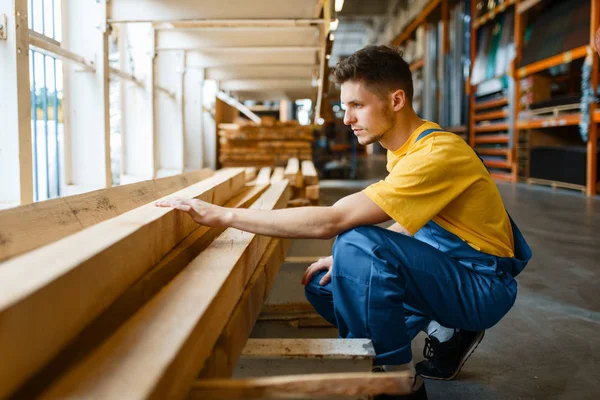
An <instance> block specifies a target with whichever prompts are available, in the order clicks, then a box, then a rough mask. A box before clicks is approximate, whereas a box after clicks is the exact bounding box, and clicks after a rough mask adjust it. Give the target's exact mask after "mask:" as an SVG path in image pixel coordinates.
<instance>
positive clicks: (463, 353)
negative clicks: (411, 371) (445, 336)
mask: <svg viewBox="0 0 600 400" xmlns="http://www.w3.org/2000/svg"><path fill="white" fill-rule="evenodd" d="M484 334H485V331H479V332H471V331H465V330H460V331H458V332H456V333H455V334H454V335H453V336H452V338H451V339H450V340H448V341H447V342H444V343H440V341H439V340H437V339H436V338H435V337H428V338H426V339H425V348H424V349H423V356H424V357H425V358H426V360H425V361H421V362H420V363H418V364H417V365H416V366H415V369H416V370H417V374H419V375H421V376H422V377H423V378H428V379H440V380H444V381H450V380H452V379H454V378H456V377H457V376H458V374H459V372H460V369H461V368H462V366H463V365H464V364H465V362H466V361H467V359H468V358H469V357H470V356H471V354H473V352H474V351H475V349H476V348H477V346H478V345H479V343H481V340H482V339H483V335H484Z"/></svg>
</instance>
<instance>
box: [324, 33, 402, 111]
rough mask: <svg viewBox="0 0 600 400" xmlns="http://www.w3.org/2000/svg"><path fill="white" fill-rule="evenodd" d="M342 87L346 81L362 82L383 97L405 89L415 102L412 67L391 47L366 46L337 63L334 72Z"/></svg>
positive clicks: (336, 81) (335, 79)
mask: <svg viewBox="0 0 600 400" xmlns="http://www.w3.org/2000/svg"><path fill="white" fill-rule="evenodd" d="M332 78H333V81H334V82H335V83H337V84H339V85H341V84H342V83H344V82H347V81H357V82H362V83H364V84H365V85H367V87H369V88H370V89H371V90H372V91H373V92H375V93H377V94H378V95H380V96H383V95H386V94H388V93H390V92H392V91H395V90H398V89H402V90H404V92H405V93H406V98H407V100H408V101H409V102H410V103H412V98H413V83H412V73H411V72H410V67H409V65H408V63H407V62H406V61H404V58H402V52H401V51H399V50H396V49H393V48H391V47H389V46H374V45H371V46H366V47H363V48H362V49H360V50H358V51H357V52H355V53H354V54H352V55H351V56H350V57H348V58H346V59H344V60H342V61H340V62H338V64H337V65H336V67H335V69H334V70H333V72H332Z"/></svg>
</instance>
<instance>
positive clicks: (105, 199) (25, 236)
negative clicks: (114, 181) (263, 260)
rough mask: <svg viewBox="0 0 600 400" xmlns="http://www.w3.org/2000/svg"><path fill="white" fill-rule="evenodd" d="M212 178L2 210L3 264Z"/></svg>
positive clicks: (201, 174) (204, 173)
mask: <svg viewBox="0 0 600 400" xmlns="http://www.w3.org/2000/svg"><path fill="white" fill-rule="evenodd" d="M212 175H213V172H212V171H211V170H210V169H208V168H206V169H203V170H200V171H194V172H188V173H185V174H182V175H178V176H172V177H168V178H161V179H155V180H149V181H144V182H138V183H134V184H130V185H123V186H116V187H113V188H109V189H100V190H96V191H93V192H89V193H84V194H80V195H75V196H68V197H62V198H58V199H52V200H47V201H42V202H38V203H34V204H29V205H25V206H20V207H16V208H12V209H8V210H4V211H1V212H0V261H5V260H7V259H9V258H11V257H15V256H17V255H19V254H23V253H25V252H27V251H31V250H33V249H36V248H38V247H42V246H44V245H47V244H49V243H52V242H56V241H57V240H59V239H62V238H64V237H65V236H68V235H72V234H74V233H76V232H79V231H80V230H82V229H84V228H86V227H88V226H91V225H94V224H96V223H98V222H102V221H105V220H107V219H109V218H113V217H116V216H117V215H121V214H123V213H125V212H127V211H130V210H132V209H134V208H136V207H139V206H140V205H143V204H146V203H149V202H151V201H153V200H156V199H158V198H160V197H163V196H166V195H168V194H171V193H173V192H175V191H177V190H181V189H183V188H184V187H186V186H189V185H192V184H194V183H197V182H199V181H201V180H203V179H206V178H208V177H210V176H212Z"/></svg>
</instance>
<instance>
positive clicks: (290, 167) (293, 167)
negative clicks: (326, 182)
mask: <svg viewBox="0 0 600 400" xmlns="http://www.w3.org/2000/svg"><path fill="white" fill-rule="evenodd" d="M284 174H285V179H287V180H288V181H290V185H292V186H294V187H302V186H303V184H304V180H303V179H302V174H301V169H300V161H298V159H297V158H290V159H289V160H288V163H287V167H285V173H284Z"/></svg>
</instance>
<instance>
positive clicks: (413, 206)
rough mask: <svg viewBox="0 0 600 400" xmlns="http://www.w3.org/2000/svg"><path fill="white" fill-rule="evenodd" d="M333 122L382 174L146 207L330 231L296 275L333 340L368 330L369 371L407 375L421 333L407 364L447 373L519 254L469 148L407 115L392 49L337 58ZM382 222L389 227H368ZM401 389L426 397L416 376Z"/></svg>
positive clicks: (466, 351)
mask: <svg viewBox="0 0 600 400" xmlns="http://www.w3.org/2000/svg"><path fill="white" fill-rule="evenodd" d="M333 78H334V79H335V81H336V82H337V83H338V84H340V85H341V101H342V103H343V104H344V105H345V106H346V114H345V117H344V123H345V124H346V125H350V126H351V127H352V129H353V131H354V133H355V135H356V137H357V138H358V141H359V142H360V143H361V144H363V145H366V144H369V143H373V142H376V141H378V142H379V143H381V145H382V146H383V147H384V148H386V149H387V150H388V164H387V169H388V171H389V175H388V176H387V177H386V179H385V180H383V181H380V182H378V183H376V184H374V185H371V186H369V187H368V188H366V189H365V190H363V191H362V192H359V193H355V194H352V195H350V196H347V197H345V198H343V199H341V200H339V201H338V202H337V203H335V204H334V205H333V206H331V207H305V208H293V209H284V210H274V211H260V210H248V209H226V208H223V207H219V206H215V205H212V204H208V203H205V202H201V201H198V200H193V199H192V200H189V199H187V200H186V199H171V200H166V201H162V202H160V203H158V205H160V206H171V207H174V208H176V209H179V210H182V211H185V212H188V213H189V214H190V215H191V216H192V217H193V218H194V220H195V221H197V222H198V223H200V224H202V225H208V226H215V227H234V228H237V229H241V230H244V231H249V232H253V233H257V234H261V235H267V236H275V237H287V238H324V239H325V238H331V237H334V236H337V239H336V241H335V244H334V246H333V255H332V257H328V258H326V259H323V260H320V261H318V262H316V263H314V264H312V265H311V266H310V267H309V268H308V269H307V270H306V273H305V274H304V277H303V283H304V284H305V285H306V289H305V291H306V296H307V298H308V300H309V301H310V302H311V303H312V304H313V306H314V307H315V309H316V310H317V311H318V312H319V313H320V314H321V315H322V316H323V317H324V318H325V319H327V320H328V321H329V322H331V323H332V324H334V325H335V326H337V328H338V330H339V335H340V337H343V338H369V339H371V340H372V342H373V346H374V348H375V352H376V358H375V363H374V364H375V365H374V366H375V368H374V371H383V372H385V371H398V370H408V371H412V372H413V373H414V371H415V367H414V365H413V363H412V354H411V349H410V343H411V340H412V339H413V338H414V337H415V336H416V335H417V334H418V332H419V331H421V330H425V331H426V332H427V333H428V334H429V338H428V339H427V345H426V348H425V350H426V356H427V357H428V360H426V361H424V362H422V363H419V365H417V372H418V374H420V375H421V376H423V377H427V378H433V379H453V378H454V377H455V376H456V375H457V374H458V372H459V371H460V368H461V367H462V365H463V364H464V362H465V361H466V359H467V358H468V357H469V355H470V354H471V353H472V352H473V350H474V349H475V347H476V346H477V344H478V343H479V342H480V341H481V339H482V337H483V331H484V330H485V329H488V328H490V327H491V326H493V325H494V324H496V323H497V322H498V321H499V320H500V319H501V318H502V317H503V316H504V315H505V314H506V313H507V312H508V311H509V310H510V308H511V307H512V305H513V303H514V301H515V298H516V294H517V283H516V281H515V280H514V276H516V275H517V274H518V273H519V272H520V271H521V270H522V269H523V268H524V267H525V265H526V263H527V261H528V260H529V258H530V257H531V252H530V250H529V247H528V246H527V244H526V242H525V240H524V239H523V237H522V235H521V233H520V232H519V230H518V229H517V227H516V226H515V225H514V224H513V223H512V221H511V219H510V217H509V216H508V214H507V213H506V211H505V209H504V206H503V203H502V199H501V198H500V194H499V192H498V189H497V187H496V185H495V183H494V181H493V180H492V178H491V177H490V175H489V173H488V171H487V170H486V168H485V166H484V164H483V163H482V162H481V160H480V159H479V158H478V156H477V155H476V154H475V152H474V151H473V150H472V149H471V148H470V147H469V146H468V145H467V144H466V143H465V142H464V141H463V140H462V139H461V138H460V137H458V136H457V135H454V134H452V133H448V132H443V131H442V129H440V127H439V126H438V125H437V124H435V123H432V122H427V121H423V120H422V119H421V118H419V117H418V116H417V115H416V113H415V112H414V110H413V108H412V105H411V102H412V96H413V85H412V76H411V72H410V69H409V66H408V64H407V63H406V62H405V61H404V60H403V59H402V56H401V55H400V54H399V53H398V52H397V51H395V50H393V49H391V48H388V47H385V46H368V47H365V48H364V49H362V50H359V51H358V52H356V53H355V54H353V55H352V56H350V57H349V58H347V59H346V60H344V61H342V62H341V63H339V64H338V66H337V67H336V69H335V71H334V72H333ZM390 219H393V220H394V221H395V223H394V225H392V226H391V227H390V228H389V229H383V228H380V227H377V226H375V225H376V224H380V223H383V222H386V221H389V220H390ZM413 390H414V392H413V393H412V394H411V395H409V396H385V395H383V396H379V397H378V398H382V399H383V398H405V397H406V398H415V399H424V398H427V396H426V393H425V386H424V384H423V381H422V379H421V378H420V376H419V375H416V376H415V384H414V387H413Z"/></svg>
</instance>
